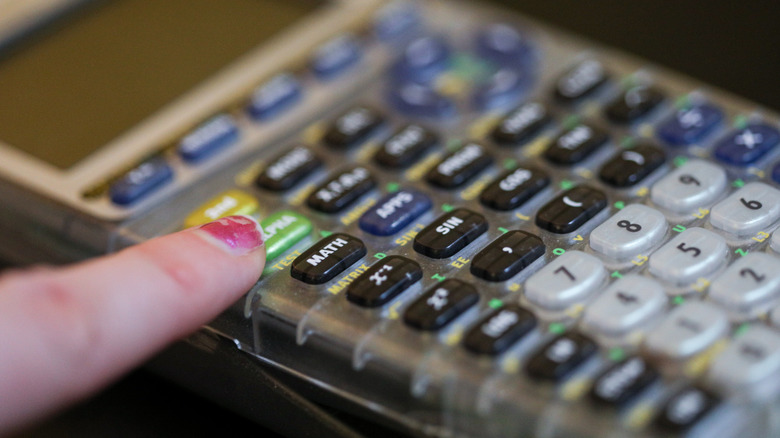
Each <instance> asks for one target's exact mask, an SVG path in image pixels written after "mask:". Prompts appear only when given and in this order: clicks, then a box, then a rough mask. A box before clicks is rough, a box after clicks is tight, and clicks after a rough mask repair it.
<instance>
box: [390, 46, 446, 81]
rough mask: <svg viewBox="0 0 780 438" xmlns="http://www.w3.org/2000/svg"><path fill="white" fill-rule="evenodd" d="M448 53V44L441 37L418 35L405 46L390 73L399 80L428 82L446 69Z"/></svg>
mask: <svg viewBox="0 0 780 438" xmlns="http://www.w3.org/2000/svg"><path fill="white" fill-rule="evenodd" d="M450 54H451V50H450V46H449V45H448V44H447V41H445V40H444V39H443V38H441V37H435V36H424V37H420V38H417V39H415V40H414V41H412V42H410V43H409V45H407V46H406V49H404V52H403V54H402V55H401V58H400V59H399V60H398V61H397V62H396V63H395V65H394V66H393V71H392V73H393V75H394V76H395V77H396V79H399V80H405V81H415V82H420V83H426V82H430V81H432V80H433V79H435V78H436V76H438V75H439V74H440V73H441V72H443V71H444V70H446V69H447V67H448V66H449V61H450Z"/></svg>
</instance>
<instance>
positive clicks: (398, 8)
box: [374, 3, 422, 41]
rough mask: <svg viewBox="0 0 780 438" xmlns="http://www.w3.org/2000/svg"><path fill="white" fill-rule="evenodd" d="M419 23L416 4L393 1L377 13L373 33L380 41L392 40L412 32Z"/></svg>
mask: <svg viewBox="0 0 780 438" xmlns="http://www.w3.org/2000/svg"><path fill="white" fill-rule="evenodd" d="M421 24H422V20H421V18H420V11H419V10H418V9H417V6H415V5H414V4H412V3H393V4H390V5H388V6H385V7H383V8H382V9H381V10H380V11H379V12H378V13H377V15H376V18H375V19H374V33H375V34H376V36H377V38H379V40H380V41H392V40H396V39H400V38H402V37H405V36H408V35H409V34H410V33H414V31H415V30H416V29H418V28H420V27H421Z"/></svg>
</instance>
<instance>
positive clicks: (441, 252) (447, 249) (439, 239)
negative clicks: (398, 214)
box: [414, 208, 488, 259]
mask: <svg viewBox="0 0 780 438" xmlns="http://www.w3.org/2000/svg"><path fill="white" fill-rule="evenodd" d="M487 228H488V222H487V220H486V219H485V217H484V216H482V215H481V214H479V213H475V212H473V211H470V210H466V209H463V208H461V209H457V210H455V211H452V212H450V213H445V214H443V215H441V216H439V218H438V219H436V220H435V221H433V222H432V223H431V224H430V225H428V226H427V227H425V228H423V230H422V231H420V234H418V235H417V237H415V239H414V250H415V251H417V252H418V253H420V254H422V255H425V256H428V257H431V258H434V259H444V258H447V257H450V256H453V255H455V254H457V253H458V252H459V251H460V250H462V249H463V248H465V247H466V245H468V244H469V243H471V242H473V241H474V240H476V239H477V238H478V237H479V236H481V235H482V234H484V233H485V232H486V231H487Z"/></svg>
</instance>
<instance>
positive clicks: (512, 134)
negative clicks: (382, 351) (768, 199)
mask: <svg viewBox="0 0 780 438" xmlns="http://www.w3.org/2000/svg"><path fill="white" fill-rule="evenodd" d="M550 120H552V117H550V113H549V111H548V110H547V107H546V106H545V105H544V104H542V103H539V102H528V103H524V104H522V105H520V106H519V107H517V108H515V109H514V110H512V111H511V112H510V113H509V114H507V115H506V117H504V118H503V119H502V120H501V122H499V124H498V125H496V127H495V128H494V129H493V140H495V141H496V143H498V144H501V145H505V146H519V145H521V144H523V143H526V142H528V141H529V140H531V139H532V138H533V137H534V136H535V135H536V134H538V133H539V131H541V130H542V128H543V127H544V126H545V125H547V124H548V123H550Z"/></svg>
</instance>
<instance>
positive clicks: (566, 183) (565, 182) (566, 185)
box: [561, 179, 574, 190]
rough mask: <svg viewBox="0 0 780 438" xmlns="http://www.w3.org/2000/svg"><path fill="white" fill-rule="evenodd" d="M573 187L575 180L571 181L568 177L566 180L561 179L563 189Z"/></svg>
mask: <svg viewBox="0 0 780 438" xmlns="http://www.w3.org/2000/svg"><path fill="white" fill-rule="evenodd" d="M572 187H574V182H573V181H569V180H568V179H565V180H563V181H561V189H563V190H569V189H570V188H572Z"/></svg>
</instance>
